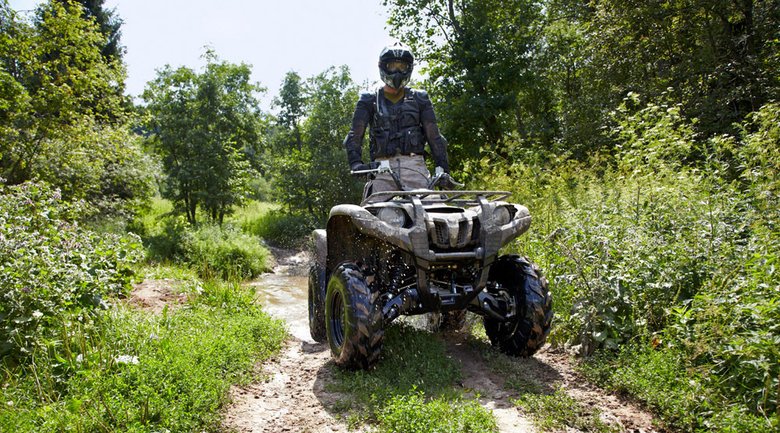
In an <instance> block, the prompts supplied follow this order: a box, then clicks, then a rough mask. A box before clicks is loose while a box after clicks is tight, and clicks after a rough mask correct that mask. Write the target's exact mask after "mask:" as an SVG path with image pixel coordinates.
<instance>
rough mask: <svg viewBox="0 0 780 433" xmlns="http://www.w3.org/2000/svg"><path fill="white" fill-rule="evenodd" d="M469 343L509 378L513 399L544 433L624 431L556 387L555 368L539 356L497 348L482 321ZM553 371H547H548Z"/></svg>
mask: <svg viewBox="0 0 780 433" xmlns="http://www.w3.org/2000/svg"><path fill="white" fill-rule="evenodd" d="M471 334H472V336H471V338H470V339H469V341H468V342H469V345H470V346H472V347H473V348H474V349H475V350H477V351H478V352H479V353H480V355H481V356H482V360H483V361H484V362H485V363H486V364H487V366H488V368H490V369H491V370H492V371H493V372H494V373H495V374H496V375H499V376H501V377H503V378H504V379H505V382H504V386H505V388H506V389H510V390H513V391H515V392H517V393H519V397H518V398H516V399H514V400H513V401H512V403H513V404H515V405H516V406H517V407H518V408H519V409H520V411H521V412H522V413H523V415H525V416H527V417H528V418H529V419H530V420H531V422H532V423H533V424H534V426H535V427H536V428H537V429H538V431H540V432H552V431H566V430H571V429H576V430H578V431H584V432H591V433H612V432H619V431H621V430H620V429H619V427H618V426H615V425H611V424H609V423H606V422H605V421H603V420H602V419H601V413H600V411H599V410H598V409H595V408H591V407H588V406H587V405H586V404H584V403H582V402H580V401H578V400H577V399H576V398H574V397H571V396H570V395H568V394H567V393H566V390H565V389H564V388H563V387H561V386H560V385H558V386H556V383H555V379H551V377H554V376H553V374H556V373H554V372H553V371H551V370H550V368H551V367H548V366H546V365H544V364H543V363H541V362H540V361H537V360H536V359H535V358H527V359H519V358H513V357H509V356H506V355H504V354H502V353H500V352H499V351H498V350H496V349H495V348H493V347H492V346H491V345H490V343H489V342H488V340H487V337H486V336H485V334H484V327H483V326H482V324H481V323H477V324H475V325H474V326H472V330H471ZM545 369H547V370H550V371H549V372H548V373H549V374H545V372H544V370H545Z"/></svg>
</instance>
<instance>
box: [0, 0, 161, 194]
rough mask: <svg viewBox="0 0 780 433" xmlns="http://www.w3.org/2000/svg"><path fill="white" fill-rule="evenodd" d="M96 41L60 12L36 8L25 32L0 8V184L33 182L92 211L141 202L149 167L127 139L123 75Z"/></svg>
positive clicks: (76, 16)
mask: <svg viewBox="0 0 780 433" xmlns="http://www.w3.org/2000/svg"><path fill="white" fill-rule="evenodd" d="M103 41H104V37H103V35H102V34H101V33H100V31H99V29H98V27H97V24H96V23H95V22H93V21H92V20H85V19H83V18H82V16H81V9H80V8H79V7H77V6H74V5H72V4H70V3H68V4H66V5H63V4H61V3H59V2H55V1H53V2H50V3H46V4H43V5H41V6H40V7H39V8H38V9H37V10H36V15H35V17H34V18H33V19H32V22H30V23H28V22H25V21H22V20H20V19H19V18H18V17H17V16H16V14H15V12H14V11H13V10H12V9H11V8H10V7H9V6H8V3H7V2H6V1H2V3H0V177H2V178H4V179H5V180H6V182H7V183H9V184H12V185H15V184H19V183H23V182H25V181H28V180H31V179H39V180H43V181H46V182H48V183H51V184H52V185H54V186H56V187H59V188H60V189H61V191H62V194H63V197H64V198H66V199H87V200H89V201H90V202H92V203H93V204H99V203H102V204H105V203H107V202H108V201H114V200H115V199H119V200H122V199H124V198H130V199H135V198H139V197H140V196H145V195H147V194H148V191H149V187H150V183H151V178H150V175H149V171H148V169H149V164H148V163H149V161H148V158H146V157H145V156H144V155H143V152H142V151H141V149H140V147H139V145H138V143H137V142H136V141H135V140H134V139H133V137H132V136H131V135H130V134H129V132H128V129H127V122H128V120H129V117H128V113H127V110H126V106H125V98H124V97H123V96H122V95H121V89H122V86H123V85H124V79H125V72H124V69H123V67H122V65H121V63H119V62H116V61H107V60H106V59H105V58H104V57H103V56H102V55H101V52H100V49H101V47H102V44H103ZM131 173H132V176H134V178H133V179H121V176H122V175H123V174H124V175H128V176H130V175H131ZM141 173H143V175H141ZM117 176H119V177H117ZM120 185H121V186H120ZM130 186H132V187H131V188H130V189H128V187H130ZM136 187H137V188H136Z"/></svg>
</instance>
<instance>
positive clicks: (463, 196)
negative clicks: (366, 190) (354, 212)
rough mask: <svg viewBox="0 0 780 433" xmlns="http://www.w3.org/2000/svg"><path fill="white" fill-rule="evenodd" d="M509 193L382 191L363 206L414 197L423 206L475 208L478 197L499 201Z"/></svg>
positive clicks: (402, 200)
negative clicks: (444, 205)
mask: <svg viewBox="0 0 780 433" xmlns="http://www.w3.org/2000/svg"><path fill="white" fill-rule="evenodd" d="M511 195H512V193H511V192H508V191H432V190H416V191H382V192H376V193H373V194H371V195H370V196H368V197H367V198H366V199H365V200H363V204H362V205H364V206H365V205H366V204H369V203H378V202H380V203H381V202H383V201H387V200H390V199H392V198H398V199H397V200H396V201H401V202H406V203H411V202H412V197H417V198H419V199H420V201H421V202H422V204H425V205H429V204H454V205H458V206H475V205H478V204H479V200H478V197H484V198H485V199H486V200H490V201H498V200H504V199H505V198H507V197H509V196H511Z"/></svg>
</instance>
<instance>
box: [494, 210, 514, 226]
mask: <svg viewBox="0 0 780 433" xmlns="http://www.w3.org/2000/svg"><path fill="white" fill-rule="evenodd" d="M510 219H512V215H510V214H509V209H507V208H506V206H501V207H497V208H496V209H495V210H494V211H493V221H495V222H496V224H497V225H499V226H502V225H504V224H508V223H509V220H510Z"/></svg>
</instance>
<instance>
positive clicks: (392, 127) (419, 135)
mask: <svg viewBox="0 0 780 433" xmlns="http://www.w3.org/2000/svg"><path fill="white" fill-rule="evenodd" d="M373 105H374V113H373V115H372V116H371V117H370V123H371V129H370V131H369V142H370V144H371V158H372V159H374V158H377V157H379V158H381V157H390V156H394V155H399V154H400V155H408V154H410V153H416V154H420V155H421V154H423V152H424V151H425V135H424V134H423V129H422V124H421V122H420V113H421V109H422V107H421V106H420V102H419V101H418V100H417V98H416V97H415V92H414V90H412V89H406V91H405V94H404V97H403V99H402V100H401V101H398V102H397V103H395V104H391V103H390V102H389V101H388V100H387V99H386V98H385V96H384V94H383V90H382V89H381V88H380V89H377V91H376V96H375V98H374V104H373Z"/></svg>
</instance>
